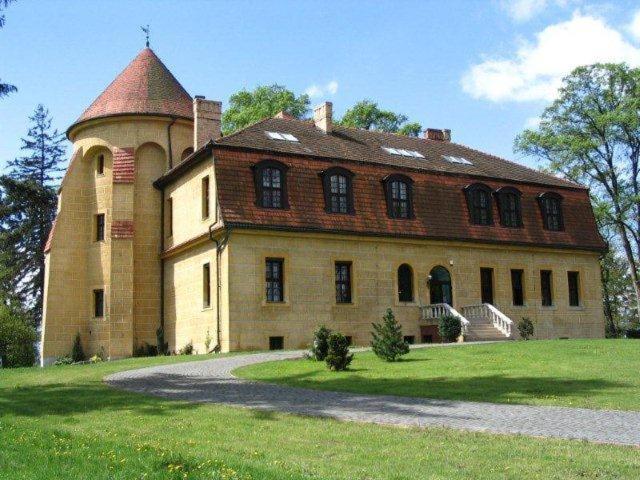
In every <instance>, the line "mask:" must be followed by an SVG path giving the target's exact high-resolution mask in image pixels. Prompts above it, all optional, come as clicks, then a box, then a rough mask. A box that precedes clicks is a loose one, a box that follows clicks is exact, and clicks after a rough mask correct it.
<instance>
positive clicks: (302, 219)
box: [214, 133, 604, 250]
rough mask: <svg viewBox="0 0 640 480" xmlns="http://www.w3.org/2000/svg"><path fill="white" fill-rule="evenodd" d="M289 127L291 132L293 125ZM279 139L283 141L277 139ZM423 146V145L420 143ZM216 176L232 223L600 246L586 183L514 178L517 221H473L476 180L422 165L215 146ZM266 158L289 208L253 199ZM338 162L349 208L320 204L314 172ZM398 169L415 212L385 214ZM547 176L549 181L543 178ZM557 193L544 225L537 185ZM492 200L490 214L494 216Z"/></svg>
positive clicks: (496, 182)
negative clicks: (468, 189)
mask: <svg viewBox="0 0 640 480" xmlns="http://www.w3.org/2000/svg"><path fill="white" fill-rule="evenodd" d="M294 134H295V133H294ZM283 143H284V142H283ZM425 151H426V150H425ZM214 156H215V162H216V181H217V188H218V195H219V200H220V207H221V211H222V218H223V220H224V222H225V224H227V225H230V226H236V227H249V228H267V229H289V230H303V231H321V232H332V233H356V234H364V235H380V236H391V237H402V236H404V237H412V238H425V239H441V240H461V241H478V242H488V243H509V244H526V245H537V246H549V247H568V248H578V249H589V250H599V249H602V248H603V247H604V244H603V241H602V238H601V237H600V235H599V233H598V229H597V227H596V224H595V219H594V216H593V211H592V209H591V204H590V202H589V196H588V191H587V190H586V189H582V188H561V187H560V188H558V187H557V186H543V185H535V184H518V185H517V188H518V189H519V190H520V191H521V192H522V199H521V203H522V220H523V224H524V227H523V228H507V227H502V226H500V225H499V222H497V221H496V222H495V224H494V225H493V226H477V225H472V224H471V223H470V221H469V213H468V209H467V205H466V202H465V197H464V194H463V188H464V187H465V186H466V185H468V184H470V183H473V182H475V181H477V180H475V179H473V178H472V177H469V176H466V177H465V176H463V175H450V174H447V173H445V172H435V171H427V170H426V169H423V170H421V171H419V170H408V169H402V168H399V167H398V166H396V165H390V164H375V163H364V162H362V163H356V162H350V163H347V162H340V161H331V160H327V159H319V158H309V157H302V156H293V155H286V156H285V155H276V154H273V153H272V154H265V153H262V152H255V151H248V150H244V151H243V150H240V149H229V148H224V147H221V146H217V147H214ZM265 158H272V159H273V158H275V159H278V160H279V161H281V162H283V163H284V164H285V165H287V166H288V167H289V169H288V171H287V187H288V194H289V205H290V208H289V209H286V210H274V209H265V208H261V207H258V206H257V205H256V203H255V187H254V180H253V171H252V169H251V166H252V165H254V164H256V163H257V162H259V161H261V160H263V159H265ZM334 165H341V166H343V167H345V168H348V169H349V170H351V171H352V172H353V173H354V177H353V189H354V207H355V215H348V214H344V215H341V214H330V213H327V212H326V211H325V205H324V196H323V192H322V181H321V178H320V176H319V175H318V173H320V172H321V171H323V170H326V169H327V168H329V167H331V166H334ZM398 172H402V173H404V174H405V175H408V176H410V177H411V178H412V179H413V181H414V185H413V192H414V193H413V195H414V212H415V218H413V219H410V220H397V219H391V218H389V217H388V216H387V210H386V204H385V197H384V192H383V187H382V182H381V181H382V179H383V178H384V177H385V176H387V175H389V174H392V173H398ZM483 181H484V183H486V184H487V185H488V186H489V187H491V188H492V189H493V190H495V189H498V188H500V187H502V186H506V185H510V184H511V183H510V182H509V181H505V180H503V179H486V180H483ZM549 183H551V182H549ZM547 191H554V192H557V193H559V194H560V195H562V198H563V212H564V224H565V230H564V231H561V232H552V231H548V230H545V229H544V228H543V224H542V217H541V214H540V209H539V207H538V203H537V196H538V195H539V194H540V193H543V192H547ZM498 218H499V217H498V211H497V207H496V205H495V202H494V219H498Z"/></svg>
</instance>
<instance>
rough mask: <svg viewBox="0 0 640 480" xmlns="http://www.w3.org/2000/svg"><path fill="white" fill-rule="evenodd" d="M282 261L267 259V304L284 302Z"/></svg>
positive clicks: (279, 259)
mask: <svg viewBox="0 0 640 480" xmlns="http://www.w3.org/2000/svg"><path fill="white" fill-rule="evenodd" d="M283 266H284V260H283V259H281V258H267V260H266V284H267V285H266V287H267V302H273V303H278V302H283V301H284V271H283Z"/></svg>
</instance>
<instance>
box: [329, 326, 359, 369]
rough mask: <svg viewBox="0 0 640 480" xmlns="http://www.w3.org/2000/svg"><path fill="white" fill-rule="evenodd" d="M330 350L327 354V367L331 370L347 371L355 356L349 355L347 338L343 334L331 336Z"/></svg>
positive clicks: (336, 333) (335, 333)
mask: <svg viewBox="0 0 640 480" xmlns="http://www.w3.org/2000/svg"><path fill="white" fill-rule="evenodd" d="M328 343H329V350H328V352H327V358H325V361H326V362H327V366H328V367H329V370H335V371H339V370H346V369H347V367H348V366H349V364H350V363H351V360H353V354H352V353H351V354H350V353H349V341H348V340H347V337H345V336H344V335H342V334H341V333H338V332H334V333H332V334H331V335H329V339H328Z"/></svg>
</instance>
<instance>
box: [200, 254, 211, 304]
mask: <svg viewBox="0 0 640 480" xmlns="http://www.w3.org/2000/svg"><path fill="white" fill-rule="evenodd" d="M210 306H211V267H210V264H208V263H205V264H204V265H202V307H203V308H209V307H210Z"/></svg>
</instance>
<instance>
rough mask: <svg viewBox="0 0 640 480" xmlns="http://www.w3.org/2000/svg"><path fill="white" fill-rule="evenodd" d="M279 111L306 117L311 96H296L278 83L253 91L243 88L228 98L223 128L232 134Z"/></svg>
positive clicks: (224, 131)
mask: <svg viewBox="0 0 640 480" xmlns="http://www.w3.org/2000/svg"><path fill="white" fill-rule="evenodd" d="M278 112H286V113H287V114H289V115H291V116H292V117H295V118H303V117H304V116H305V115H306V114H307V113H308V112H309V96H308V95H300V96H297V97H296V95H295V94H294V93H293V92H292V91H291V90H287V88H286V87H284V86H282V85H278V84H273V85H266V86H259V87H256V88H255V89H254V90H253V91H248V90H241V91H239V92H237V93H234V94H233V95H231V97H230V98H229V107H228V108H227V110H226V111H225V112H224V113H223V114H222V132H223V133H224V134H225V135H229V134H230V133H233V132H235V131H237V130H240V129H242V128H245V127H247V126H249V125H251V124H252V123H256V122H259V121H260V120H263V119H265V118H270V117H273V116H274V115H275V114H277V113H278Z"/></svg>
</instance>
